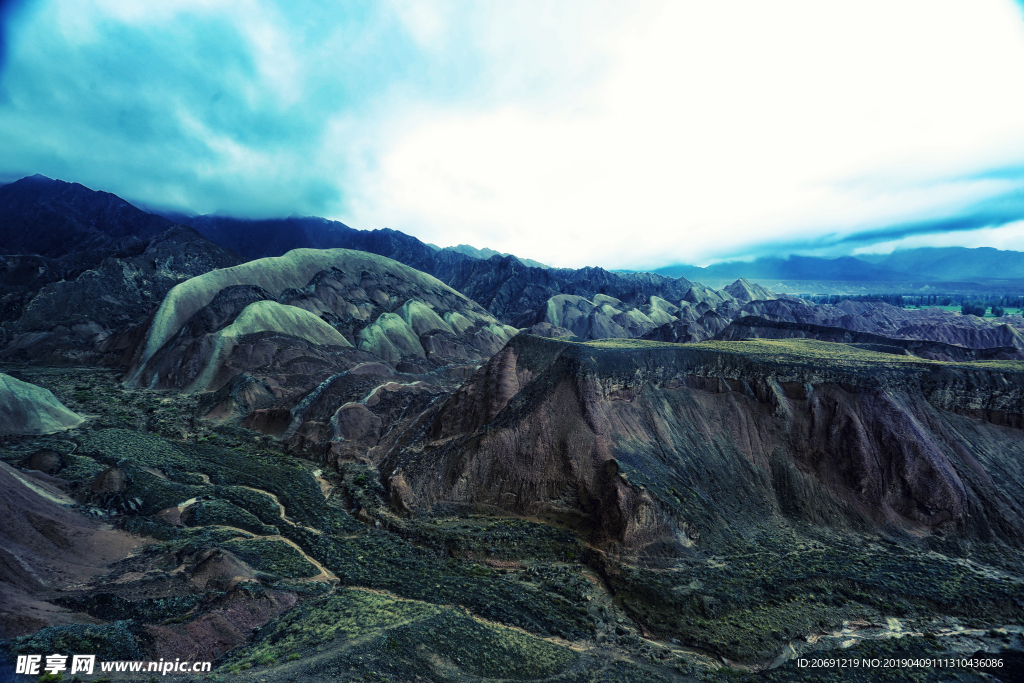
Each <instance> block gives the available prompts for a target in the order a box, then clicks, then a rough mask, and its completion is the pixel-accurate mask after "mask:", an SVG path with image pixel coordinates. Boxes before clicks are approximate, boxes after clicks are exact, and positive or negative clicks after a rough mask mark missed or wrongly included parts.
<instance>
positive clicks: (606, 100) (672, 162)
mask: <svg viewBox="0 0 1024 683" xmlns="http://www.w3.org/2000/svg"><path fill="white" fill-rule="evenodd" d="M35 173H41V174H43V175H46V176H49V177H52V178H59V179H62V180H66V181H69V182H79V183H82V184H83V185H86V186H87V187H90V188H92V189H96V190H105V191H109V192H113V193H115V194H117V195H119V196H121V197H124V198H125V199H128V200H129V201H132V202H133V203H136V204H137V205H140V206H143V207H145V208H160V209H165V210H174V211H184V212H188V213H222V214H228V215H234V216H240V217H252V218H256V217H284V216H291V215H302V216H308V215H315V216H323V217H326V218H331V219H335V220H339V221H342V222H344V223H346V224H347V225H350V226H352V227H354V228H360V229H376V228H382V227H389V228H393V229H396V230H401V231H403V232H406V233H408V234H411V235H415V236H416V237H418V238H420V239H421V240H423V241H425V242H431V243H434V244H438V245H441V246H448V245H456V244H463V243H466V244H471V245H473V246H476V247H490V248H492V249H496V250H498V251H501V252H511V253H514V254H517V255H520V256H524V257H529V258H533V259H536V260H538V261H542V262H544V263H548V264H551V265H555V266H564V267H582V266H586V265H600V266H604V267H606V268H632V269H653V268H657V267H659V266H665V265H670V264H678V263H687V264H696V265H707V264H709V263H713V262H716V261H721V260H727V259H737V258H739V259H749V258H755V257H758V256H765V255H786V254H789V253H801V254H808V255H820V256H838V255H844V254H854V255H856V254H863V253H885V252H888V251H892V250H893V249H900V248H912V247H918V246H955V245H961V246H972V247H973V246H995V247H998V248H1002V249H1015V250H1020V251H1024V12H1022V6H1021V5H1020V4H1018V3H1015V2H1012V1H1010V0H963V1H958V2H948V1H946V0H922V1H917V0H881V1H875V0H855V1H853V2H846V1H840V0H808V1H805V2H793V1H788V0H778V1H775V2H770V3H769V2H763V0H751V1H748V2H732V1H731V0H716V2H706V1H693V2H688V1H685V0H677V1H674V2H642V1H637V0H630V1H629V2H606V1H602V0H588V1H585V2H577V1H575V0H559V1H557V2H556V1H553V0H549V1H547V2H534V1H531V0H516V1H515V2H485V3H481V2H455V1H446V0H437V1H435V0H415V1H406V0H392V1H385V0H381V1H380V2H373V3H360V2H345V3H335V2H304V1H303V0H291V1H289V2H271V1H269V0H237V1H228V0H166V1H159V0H141V1H136V0H20V1H15V2H12V1H11V0H4V1H0V180H3V181H10V180H14V179H16V178H19V177H22V176H25V175H31V174H35Z"/></svg>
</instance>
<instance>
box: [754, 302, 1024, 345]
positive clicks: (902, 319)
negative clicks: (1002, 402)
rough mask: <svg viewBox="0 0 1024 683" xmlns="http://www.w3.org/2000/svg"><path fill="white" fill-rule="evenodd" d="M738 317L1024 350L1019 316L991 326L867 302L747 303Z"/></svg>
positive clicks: (944, 314) (949, 314)
mask: <svg viewBox="0 0 1024 683" xmlns="http://www.w3.org/2000/svg"><path fill="white" fill-rule="evenodd" d="M739 315H753V316H757V317H760V318H765V319H767V320H780V321H787V322H795V323H809V324H812V325H824V326H827V327H841V328H843V329H847V330H853V331H857V332H869V333H872V334H880V335H883V336H886V337H894V338H900V339H924V340H930V341H937V342H943V343H945V344H956V345H958V346H964V347H967V348H973V349H985V348H994V347H997V346H1013V347H1015V348H1018V349H1024V318H1021V317H1020V316H1006V317H1005V318H998V319H995V320H990V319H982V318H978V317H976V316H973V315H960V314H958V313H953V312H949V311H944V310H942V309H937V308H932V309H906V308H898V307H896V306H891V305H889V304H886V303H880V302H865V301H843V302H841V303H838V304H834V305H831V304H825V305H815V304H811V303H809V302H807V301H804V300H803V299H797V298H794V297H787V298H785V299H779V300H776V301H764V302H751V303H749V304H747V305H746V306H744V307H743V309H742V310H741V311H740V312H739Z"/></svg>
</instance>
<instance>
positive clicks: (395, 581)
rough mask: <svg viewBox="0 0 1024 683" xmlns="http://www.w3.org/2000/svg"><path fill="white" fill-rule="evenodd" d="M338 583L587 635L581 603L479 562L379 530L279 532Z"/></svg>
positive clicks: (576, 636) (588, 621)
mask: <svg viewBox="0 0 1024 683" xmlns="http://www.w3.org/2000/svg"><path fill="white" fill-rule="evenodd" d="M282 533H284V534H285V535H287V536H288V537H289V538H291V539H292V540H294V541H295V542H296V543H298V544H299V545H300V546H301V547H302V548H304V549H305V550H306V552H308V553H309V555H310V556H311V557H313V558H315V559H316V560H317V561H318V562H320V563H321V564H322V565H323V566H325V567H326V568H328V569H330V570H331V571H332V572H334V574H335V575H336V576H337V577H338V578H339V579H341V581H342V583H343V584H347V585H354V586H365V587H367V588H375V589H382V590H387V591H390V592H392V593H395V594H397V595H400V596H402V597H404V598H409V599H413V600H423V601H425V602H430V603H434V604H448V605H461V606H463V607H466V608H468V609H469V610H470V611H472V612H473V613H474V614H476V615H478V616H481V617H483V618H485V619H490V620H493V621H498V622H501V623H503V624H509V625H512V626H518V627H520V628H523V629H526V630H528V631H530V632H532V633H537V634H540V635H552V634H554V635H559V636H562V637H564V638H566V639H569V640H581V639H583V638H587V637H593V635H594V632H595V627H594V619H593V617H592V616H591V615H590V614H589V612H588V611H587V609H586V603H585V602H583V601H582V600H581V601H573V600H569V599H566V598H565V597H563V596H561V595H559V594H557V593H552V592H549V591H545V590H538V588H537V587H536V586H530V585H524V582H521V581H517V580H515V578H514V577H513V575H511V574H509V575H503V574H500V573H498V572H497V571H495V570H493V569H491V568H490V567H487V566H486V565H483V564H477V563H475V562H468V561H465V560H456V559H453V558H450V557H444V556H440V555H439V554H438V553H437V551H435V550H433V549H430V548H422V547H419V546H415V545H412V544H411V543H408V542H406V541H403V540H402V539H399V538H395V537H394V536H392V535H389V534H385V533H381V532H370V533H366V534H363V535H359V536H354V537H351V538H337V537H331V536H328V535H326V534H324V535H318V534H313V533H311V532H309V531H307V530H305V529H302V528H296V527H293V528H289V529H283V530H282Z"/></svg>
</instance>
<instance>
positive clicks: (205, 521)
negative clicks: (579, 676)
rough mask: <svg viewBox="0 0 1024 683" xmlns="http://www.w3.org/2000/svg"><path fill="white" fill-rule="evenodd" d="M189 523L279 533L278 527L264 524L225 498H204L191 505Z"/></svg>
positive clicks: (258, 532)
mask: <svg viewBox="0 0 1024 683" xmlns="http://www.w3.org/2000/svg"><path fill="white" fill-rule="evenodd" d="M264 498H265V496H264ZM188 525H189V526H208V525H220V526H231V527H237V528H239V529H245V530H246V531H251V532H252V533H254V534H259V535H261V536H275V535H277V534H278V533H279V532H278V529H277V527H274V526H269V525H267V524H264V523H263V522H261V521H260V520H259V518H258V517H256V515H254V514H252V513H251V512H249V511H248V510H245V509H243V508H240V507H238V506H237V505H233V504H231V503H229V502H227V501H225V500H204V501H200V502H198V503H196V504H195V505H193V506H192V507H190V508H189V521H188Z"/></svg>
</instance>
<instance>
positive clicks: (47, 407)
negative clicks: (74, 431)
mask: <svg viewBox="0 0 1024 683" xmlns="http://www.w3.org/2000/svg"><path fill="white" fill-rule="evenodd" d="M82 422H84V419H83V418H82V417H80V416H78V415H76V414H75V413H73V412H72V411H70V410H68V409H67V408H66V407H65V406H64V404H63V403H61V402H60V401H58V400H57V397H56V396H54V395H53V393H51V392H50V391H49V390H48V389H43V388H42V387H37V386H36V385H34V384H29V383H28V382H22V381H21V380H19V379H15V378H14V377H11V376H10V375H4V374H2V373H0V435H3V436H9V435H14V434H53V433H54V432H60V431H63V430H65V429H70V428H71V427H77V426H78V425H80V424H82Z"/></svg>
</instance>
